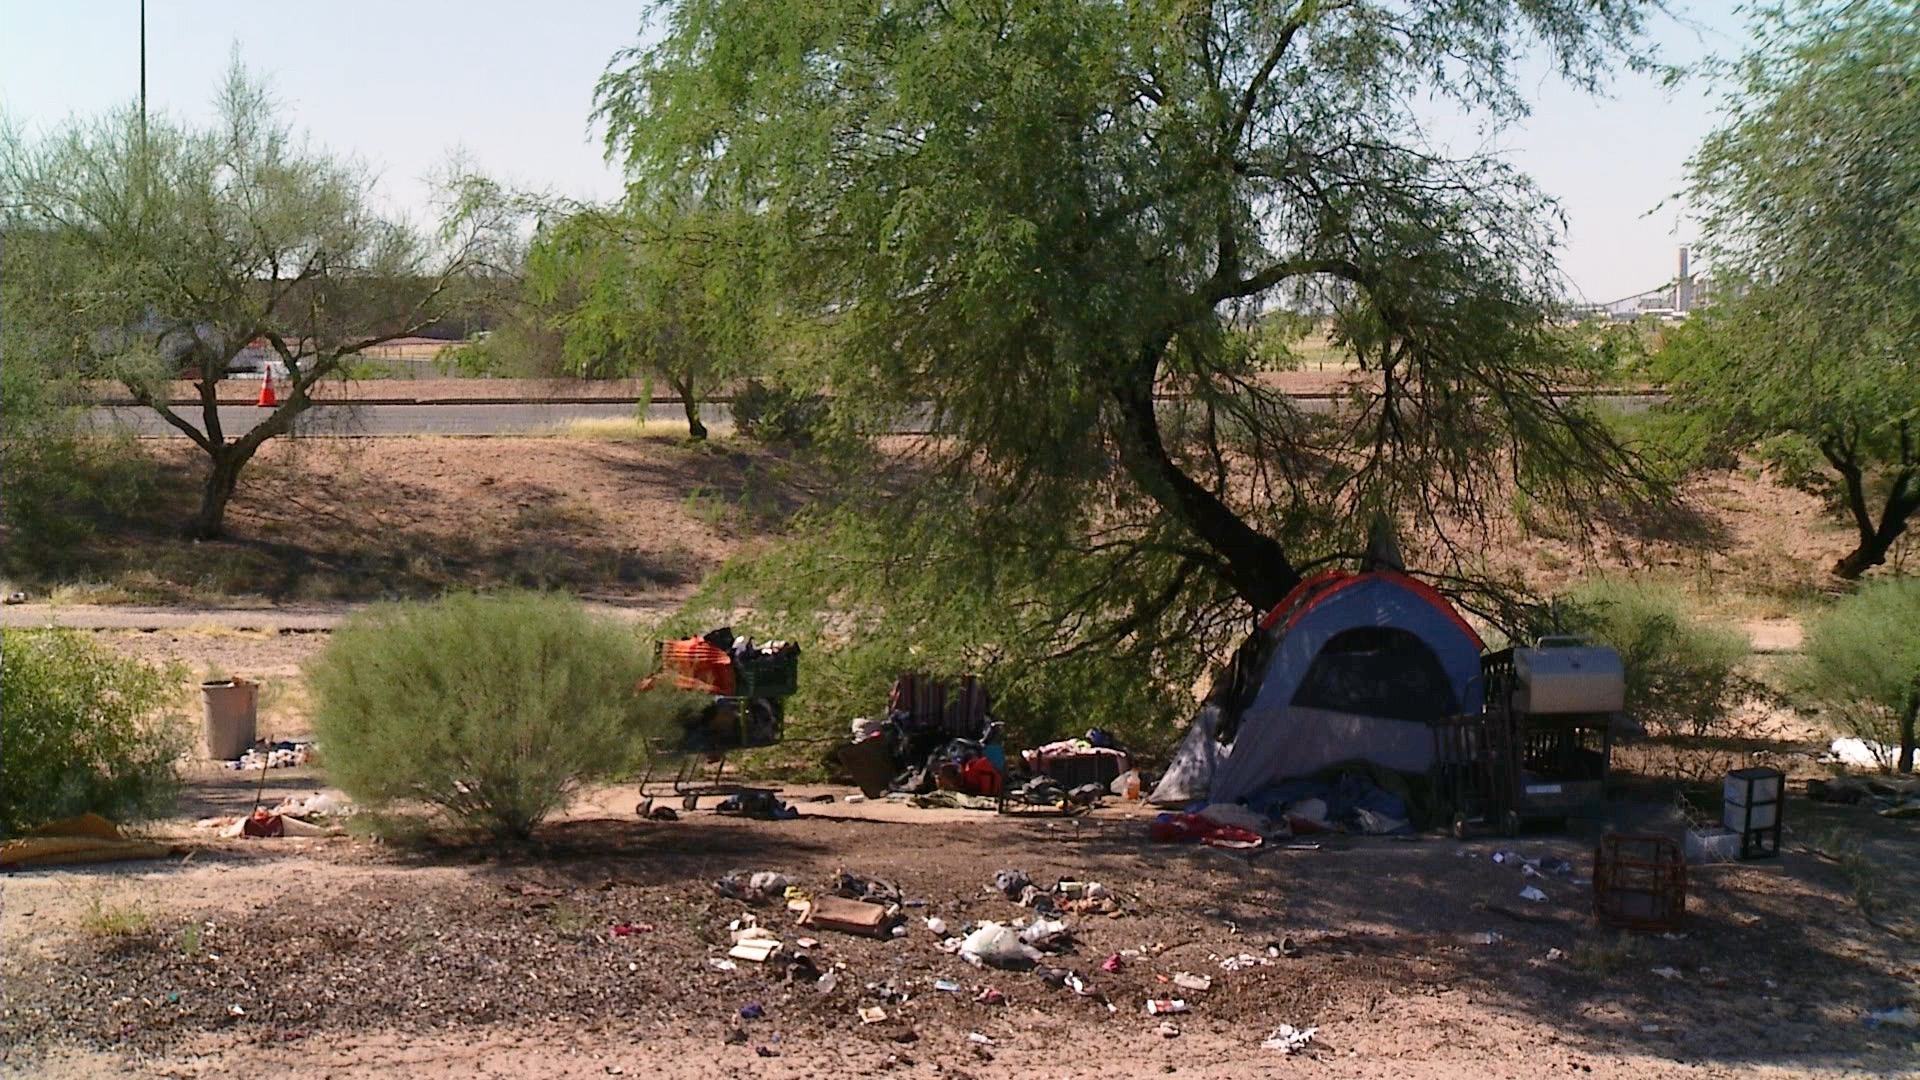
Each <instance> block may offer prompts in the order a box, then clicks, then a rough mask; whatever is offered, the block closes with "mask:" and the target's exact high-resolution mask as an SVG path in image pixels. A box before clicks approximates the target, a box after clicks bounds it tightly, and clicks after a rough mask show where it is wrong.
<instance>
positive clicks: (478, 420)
mask: <svg viewBox="0 0 1920 1080" xmlns="http://www.w3.org/2000/svg"><path fill="white" fill-rule="evenodd" d="M174 412H175V413H176V414H178V415H179V416H180V418H181V419H183V420H186V421H187V422H189V423H191V424H192V425H193V426H194V427H196V428H198V427H200V426H201V424H200V410H199V408H198V407H197V406H193V407H184V406H175V407H174ZM633 414H634V407H633V404H632V403H631V402H593V403H576V404H560V405H549V404H546V403H544V402H500V403H488V404H465V403H462V404H447V405H379V404H374V405H366V404H335V403H321V404H316V405H314V406H313V407H312V408H310V409H308V410H307V411H306V412H304V413H301V414H300V416H299V417H298V418H297V419H296V420H295V422H294V431H295V433H296V434H300V435H323V436H324V435H551V434H559V433H562V432H564V431H565V429H566V426H567V425H568V424H569V423H571V422H573V421H576V420H630V419H632V418H633ZM267 415H268V410H266V409H262V408H259V407H257V406H254V405H222V406H221V407H220V428H221V430H222V431H223V432H225V433H226V435H227V436H228V437H229V438H233V437H236V436H239V435H242V434H245V433H246V432H247V430H248V429H250V428H252V427H253V426H254V425H255V424H258V423H259V422H260V421H261V420H263V419H265V418H266V416H267ZM700 415H701V419H702V420H704V421H705V422H706V423H707V424H708V425H709V426H715V427H719V426H723V425H727V424H731V423H732V418H731V417H730V416H729V415H728V413H727V411H726V408H725V407H724V406H720V405H709V406H705V407H703V408H702V409H701V410H700ZM647 417H648V419H650V420H662V421H667V422H671V423H685V419H686V413H685V412H684V411H683V410H682V409H681V407H680V406H679V405H677V404H671V405H653V406H650V407H649V408H648V410H647ZM93 422H94V423H95V424H97V425H100V426H103V427H107V428H111V429H114V430H122V431H130V432H132V433H133V434H135V435H141V436H158V435H171V436H174V437H176V438H185V436H184V435H181V434H180V432H179V431H177V430H175V429H174V428H173V427H172V426H171V425H169V424H168V423H167V422H166V421H164V420H162V419H160V417H159V416H158V415H156V414H155V413H153V412H152V411H151V410H148V409H144V408H140V407H138V406H125V405H120V406H108V407H105V408H99V409H95V410H93Z"/></svg>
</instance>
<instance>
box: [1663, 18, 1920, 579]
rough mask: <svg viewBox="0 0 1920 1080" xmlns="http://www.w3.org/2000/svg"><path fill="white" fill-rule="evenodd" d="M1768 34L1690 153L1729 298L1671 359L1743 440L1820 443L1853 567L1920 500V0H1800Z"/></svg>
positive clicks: (1680, 385) (1718, 286) (1723, 294)
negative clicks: (1848, 525)
mask: <svg viewBox="0 0 1920 1080" xmlns="http://www.w3.org/2000/svg"><path fill="white" fill-rule="evenodd" d="M1755 31H1756V34H1755V36H1756V38H1757V39H1758V41H1759V45H1758V46H1757V47H1756V48H1755V49H1754V51H1753V52H1752V53H1751V54H1749V55H1748V56H1746V57H1745V58H1743V59H1742V60H1740V61H1739V62H1738V63H1736V64H1733V65H1730V67H1729V69H1728V70H1727V71H1725V72H1724V73H1723V74H1724V75H1726V76H1727V77H1728V78H1729V79H1730V80H1731V86H1730V88H1729V90H1728V94H1727V99H1726V102H1725V109H1724V114H1723V117H1722V121H1721V125H1720V127H1719V128H1718V130H1716V131H1715V132H1714V133H1713V135H1712V136H1710V137H1709V138H1708V139H1707V140H1706V142H1705V143H1703V144H1702V146H1701V147H1700V150H1699V152H1698V153H1697V154H1696V155H1695V157H1694V159H1693V162H1692V194H1693V195H1694V197H1695V198H1696V200H1697V201H1698V202H1699V204H1700V206H1701V207H1702V209H1703V211H1704V213H1705V218H1706V220H1705V225H1706V237H1707V240H1708V246H1707V252H1708V255H1709V256H1710V258H1711V259H1712V267H1713V275H1714V294H1715V302H1714V304H1713V306H1712V308H1711V309H1709V310H1708V312H1707V313H1706V317H1705V318H1704V319H1703V320H1702V322H1701V324H1700V325H1698V326H1689V327H1688V328H1687V333H1685V334H1683V335H1681V336H1680V340H1679V341H1678V342H1677V344H1676V346H1675V347H1670V348H1669V349H1667V350H1666V351H1665V352H1664V353H1663V354H1662V356H1661V357H1660V362H1661V364H1662V365H1663V366H1664V368H1665V372H1664V374H1665V375H1666V377H1667V381H1668V384H1669V386H1670V387H1671V388H1672V390H1673V391H1674V393H1675V396H1676V398H1677V399H1678V401H1679V403H1680V404H1681V405H1683V406H1686V407H1690V408H1695V409H1699V410H1702V411H1703V412H1704V413H1705V414H1706V415H1707V416H1708V417H1709V418H1710V420H1711V422H1712V423H1713V424H1714V425H1715V426H1716V427H1717V428H1718V429H1719V430H1722V431H1724V432H1726V433H1727V434H1728V435H1729V436H1730V437H1732V438H1733V439H1734V440H1735V441H1737V442H1740V443H1744V444H1748V445H1751V444H1753V443H1755V442H1759V441H1762V440H1768V439H1772V440H1775V445H1776V446H1780V445H1782V444H1783V443H1784V444H1786V445H1787V446H1788V447H1789V448H1790V447H1791V446H1792V445H1796V444H1803V445H1806V446H1807V447H1808V448H1809V449H1811V450H1812V451H1815V452H1817V455H1818V458H1819V460H1821V461H1823V462H1824V463H1825V467H1826V469H1827V470H1828V471H1827V472H1826V477H1827V479H1828V480H1829V482H1830V485H1831V486H1832V487H1833V488H1834V489H1835V491H1834V494H1836V495H1837V496H1838V499H1837V501H1838V502H1840V503H1841V504H1842V505H1844V506H1845V507H1846V512H1847V515H1848V517H1849V519H1850V520H1851V521H1852V523H1853V524H1854V526H1855V528H1856V530H1857V531H1858V534H1859V539H1858V542H1857V544H1856V545H1855V547H1854V549H1853V551H1852V552H1850V553H1849V554H1847V555H1846V556H1844V557H1843V558H1842V559H1841V560H1840V561H1839V563H1838V564H1837V565H1836V566H1835V567H1834V572H1835V573H1837V574H1839V575H1841V576H1843V577H1857V576H1859V575H1860V574H1861V573H1862V572H1864V571H1866V570H1867V569H1869V568H1871V567H1873V566H1876V565H1878V564H1879V563H1881V562H1882V561H1883V560H1884V559H1885V557H1886V554H1887V551H1888V549H1889V548H1890V547H1891V546H1892V545H1893V544H1894V543H1895V542H1896V541H1897V540H1898V539H1899V538H1900V536H1901V534H1902V533H1903V532H1904V531H1905V529H1906V525H1907V522H1908V520H1909V519H1910V518H1911V517H1912V516H1913V515H1914V514H1915V513H1916V512H1917V511H1920V4H1916V3H1914V2H1913V0H1886V2H1878V3H1856V2H1844V3H1832V2H1826V0H1819V2H1812V3H1794V4H1793V5H1791V6H1788V7H1783V8H1777V9H1769V10H1763V11H1761V12H1760V13H1758V15H1757V16H1756V19H1755Z"/></svg>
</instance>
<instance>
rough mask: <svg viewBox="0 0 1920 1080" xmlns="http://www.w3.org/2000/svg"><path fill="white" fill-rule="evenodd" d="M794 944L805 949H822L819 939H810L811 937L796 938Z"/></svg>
mask: <svg viewBox="0 0 1920 1080" xmlns="http://www.w3.org/2000/svg"><path fill="white" fill-rule="evenodd" d="M793 943H794V944H795V945H798V946H800V947H801V948H803V949H817V948H819V947H820V939H819V938H810V937H803V938H794V939H793Z"/></svg>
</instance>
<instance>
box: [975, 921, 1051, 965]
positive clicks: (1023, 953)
mask: <svg viewBox="0 0 1920 1080" xmlns="http://www.w3.org/2000/svg"><path fill="white" fill-rule="evenodd" d="M960 958H961V959H963V960H965V961H966V962H967V963H969V964H973V965H975V966H976V967H977V966H979V965H981V964H990V965H992V966H994V967H997V968H1021V967H1031V966H1032V965H1033V964H1034V963H1035V962H1036V961H1038V960H1039V959H1040V950H1038V949H1036V948H1034V947H1033V946H1031V945H1028V944H1027V943H1026V942H1024V941H1021V940H1020V933H1019V931H1017V930H1015V929H1014V928H1013V927H1011V926H1001V925H1000V924H999V923H996V922H983V923H981V924H980V927H979V929H977V930H975V931H974V932H973V933H971V934H968V935H967V937H966V940H965V941H962V942H961V943H960Z"/></svg>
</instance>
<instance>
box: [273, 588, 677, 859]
mask: <svg viewBox="0 0 1920 1080" xmlns="http://www.w3.org/2000/svg"><path fill="white" fill-rule="evenodd" d="M647 663H648V653H647V650H646V649H645V648H644V647H643V646H642V644H641V640H640V638H639V636H638V635H637V634H635V633H634V632H633V631H632V630H631V629H629V628H627V627H625V626H623V625H620V624H618V623H615V622H612V621H609V620H605V619H601V618H596V617H594V616H593V615H591V614H590V613H589V612H588V611H587V610H586V609H585V608H584V607H583V606H582V605H581V604H580V603H579V602H578V601H576V600H572V599H570V598H566V597H561V596H556V595H548V594H540V593H525V592H520V593H506V594H500V595H488V596H480V595H473V594H459V595H453V596H448V597H446V598H444V599H441V600H438V601H435V602H433V603H424V604H423V603H409V604H394V605H386V606H382V607H377V608H372V609H369V610H368V611H366V612H364V613H362V614H361V615H359V616H357V617H356V618H354V619H353V620H352V621H350V622H349V623H348V624H347V625H346V626H344V627H342V628H341V629H340V630H339V631H337V632H336V633H335V634H334V636H333V640H332V641H331V642H330V643H329V644H328V646H327V648H326V651H325V652H323V653H322V654H321V655H320V656H318V657H317V658H315V660H314V661H313V662H312V664H311V665H310V667H309V669H308V679H309V684H310V686H311V689H312V692H313V696H314V701H315V706H316V709H315V714H314V736H315V738H316V739H317V740H318V742H319V745H320V752H321V755H322V757H321V760H322V762H323V764H324V765H325V767H326V769H327V771H328V775H329V777H330V778H331V779H332V780H333V781H334V782H335V783H337V784H339V785H340V787H341V788H342V789H343V790H345V791H346V792H347V793H348V794H350V795H351V796H353V797H354V798H355V799H357V800H360V801H362V802H365V803H367V804H369V805H370V806H373V807H375V808H379V807H382V806H386V805H390V804H392V803H394V802H396V801H405V800H419V801H422V802H425V803H428V804H431V805H433V806H435V807H438V808H440V809H441V810H444V811H445V812H447V813H448V814H450V815H451V816H452V817H453V818H454V819H455V820H457V821H458V822H460V823H461V824H463V825H466V826H468V827H471V828H474V829H477V830H480V831H483V832H486V833H489V834H491V835H492V836H494V837H495V838H497V839H525V838H526V837H528V836H529V835H531V833H532V831H533V827H534V826H535V825H537V824H538V823H539V822H540V821H541V820H542V819H544V818H545V817H546V816H547V815H548V814H550V813H553V812H554V811H556V810H558V809H560V808H562V807H564V806H565V805H566V803H567V801H568V799H569V798H570V797H571V796H572V794H573V793H574V791H575V790H576V789H577V788H578V787H579V786H580V785H581V784H582V783H583V782H586V781H590V780H594V779H598V778H601V777H606V776H614V775H619V774H620V773H621V772H622V771H624V770H625V769H627V768H628V767H630V766H631V764H632V763H633V761H634V760H635V758H636V755H637V753H638V752H639V750H640V748H641V745H642V739H643V738H644V737H645V736H646V735H647V734H649V732H651V731H653V730H656V728H657V725H658V724H659V723H660V719H659V717H658V716H657V715H656V714H655V713H654V712H651V711H646V710H644V707H643V705H642V704H641V703H640V701H639V697H638V696H637V695H636V694H635V693H634V684H635V682H636V681H637V680H638V679H639V677H640V676H641V675H642V674H644V673H645V671H646V668H647Z"/></svg>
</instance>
